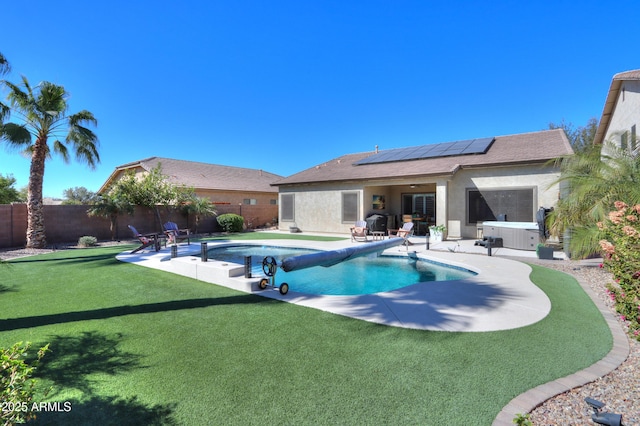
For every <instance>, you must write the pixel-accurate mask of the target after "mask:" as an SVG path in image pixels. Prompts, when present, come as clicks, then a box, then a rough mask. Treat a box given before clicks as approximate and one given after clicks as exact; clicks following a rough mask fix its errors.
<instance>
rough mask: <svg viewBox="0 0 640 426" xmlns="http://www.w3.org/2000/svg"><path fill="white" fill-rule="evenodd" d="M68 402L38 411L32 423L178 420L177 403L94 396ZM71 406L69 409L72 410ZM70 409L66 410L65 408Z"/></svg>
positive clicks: (169, 424) (167, 423)
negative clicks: (175, 413) (149, 402)
mask: <svg viewBox="0 0 640 426" xmlns="http://www.w3.org/2000/svg"><path fill="white" fill-rule="evenodd" d="M65 402H68V404H67V405H64V403H61V404H59V406H60V409H59V411H48V412H47V411H41V412H39V413H35V414H36V415H37V418H36V420H35V421H32V422H29V424H33V425H56V426H61V425H62V426H66V425H70V426H78V425H91V426H93V425H103V426H104V425H114V426H116V425H118V426H129V425H131V426H137V425H157V426H160V425H162V426H173V425H177V424H178V422H177V421H176V420H175V419H174V418H173V411H174V410H175V406H174V405H173V404H167V405H162V404H158V405H147V404H144V403H142V402H141V401H139V400H138V398H137V397H135V396H134V397H131V398H120V397H118V396H92V397H90V398H89V399H87V400H83V401H78V400H70V401H65ZM69 408H70V410H69ZM65 409H67V411H65Z"/></svg>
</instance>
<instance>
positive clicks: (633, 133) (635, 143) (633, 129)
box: [631, 124, 638, 154]
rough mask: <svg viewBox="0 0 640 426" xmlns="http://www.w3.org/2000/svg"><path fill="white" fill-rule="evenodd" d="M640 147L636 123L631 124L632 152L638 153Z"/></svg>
mask: <svg viewBox="0 0 640 426" xmlns="http://www.w3.org/2000/svg"><path fill="white" fill-rule="evenodd" d="M637 148H638V140H637V137H636V125H635V124H634V125H633V126H631V152H633V153H634V154H635V153H636V149H637Z"/></svg>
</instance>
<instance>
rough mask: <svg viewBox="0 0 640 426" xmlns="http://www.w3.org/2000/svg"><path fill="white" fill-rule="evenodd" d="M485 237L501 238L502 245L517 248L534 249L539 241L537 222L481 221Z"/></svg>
mask: <svg viewBox="0 0 640 426" xmlns="http://www.w3.org/2000/svg"><path fill="white" fill-rule="evenodd" d="M482 228H483V229H482V231H483V235H484V236H485V237H496V238H502V244H503V246H504V247H507V248H513V249H518V250H535V249H536V247H537V246H538V243H540V233H539V232H538V222H507V221H504V222H501V221H490V222H482Z"/></svg>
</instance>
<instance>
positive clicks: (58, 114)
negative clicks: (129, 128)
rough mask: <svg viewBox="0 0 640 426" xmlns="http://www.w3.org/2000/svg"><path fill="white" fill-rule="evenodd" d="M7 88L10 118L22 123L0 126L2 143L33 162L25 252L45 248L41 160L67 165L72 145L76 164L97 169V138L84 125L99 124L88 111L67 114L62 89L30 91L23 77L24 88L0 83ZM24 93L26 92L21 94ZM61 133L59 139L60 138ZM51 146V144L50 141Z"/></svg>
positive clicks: (43, 86) (51, 87) (46, 87)
mask: <svg viewBox="0 0 640 426" xmlns="http://www.w3.org/2000/svg"><path fill="white" fill-rule="evenodd" d="M2 83H3V84H4V86H6V87H7V88H8V89H9V95H8V97H7V99H8V100H9V104H10V108H11V113H12V114H13V113H16V114H17V115H18V116H19V117H20V120H21V122H20V123H6V124H4V125H3V126H2V138H3V139H4V140H5V141H6V142H7V143H8V144H9V146H12V147H15V148H21V149H22V151H23V152H24V153H25V154H28V155H30V157H31V166H30V170H29V183H28V195H27V247H31V248H43V247H45V246H46V244H47V239H46V234H45V226H44V216H43V212H42V205H43V204H42V182H43V179H44V172H45V161H46V160H47V159H49V158H50V157H51V154H52V152H53V153H56V154H59V155H60V156H61V157H62V159H63V160H64V161H65V162H68V161H69V148H68V145H70V146H71V148H72V150H73V152H74V153H75V157H76V160H78V161H80V162H84V163H86V164H87V165H88V166H89V167H90V168H95V165H96V163H99V162H100V156H99V154H98V137H97V136H96V135H95V133H94V132H93V131H92V130H91V129H89V128H88V127H87V126H88V125H92V126H96V125H97V120H96V118H95V117H94V116H93V114H92V113H91V112H89V111H86V110H82V111H80V112H77V113H75V114H68V104H67V98H68V97H69V95H68V93H67V91H66V90H65V89H64V87H63V86H59V85H56V84H53V83H50V82H47V81H45V82H42V83H40V84H39V85H37V86H36V87H31V85H30V84H29V81H28V80H27V78H26V77H22V85H21V86H22V87H20V86H18V85H15V84H13V83H10V82H8V81H2ZM23 89H24V90H23ZM63 134H64V138H63V140H61V136H62V135H63ZM50 138H53V139H54V140H53V143H52V145H51V146H50V145H49V139H50Z"/></svg>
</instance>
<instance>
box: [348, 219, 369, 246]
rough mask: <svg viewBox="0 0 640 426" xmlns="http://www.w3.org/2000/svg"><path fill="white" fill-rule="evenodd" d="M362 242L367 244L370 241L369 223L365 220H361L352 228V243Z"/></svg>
mask: <svg viewBox="0 0 640 426" xmlns="http://www.w3.org/2000/svg"><path fill="white" fill-rule="evenodd" d="M354 241H361V242H367V241H369V237H368V236H367V222H366V221H364V220H359V221H357V222H356V224H355V226H352V227H351V242H354Z"/></svg>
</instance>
